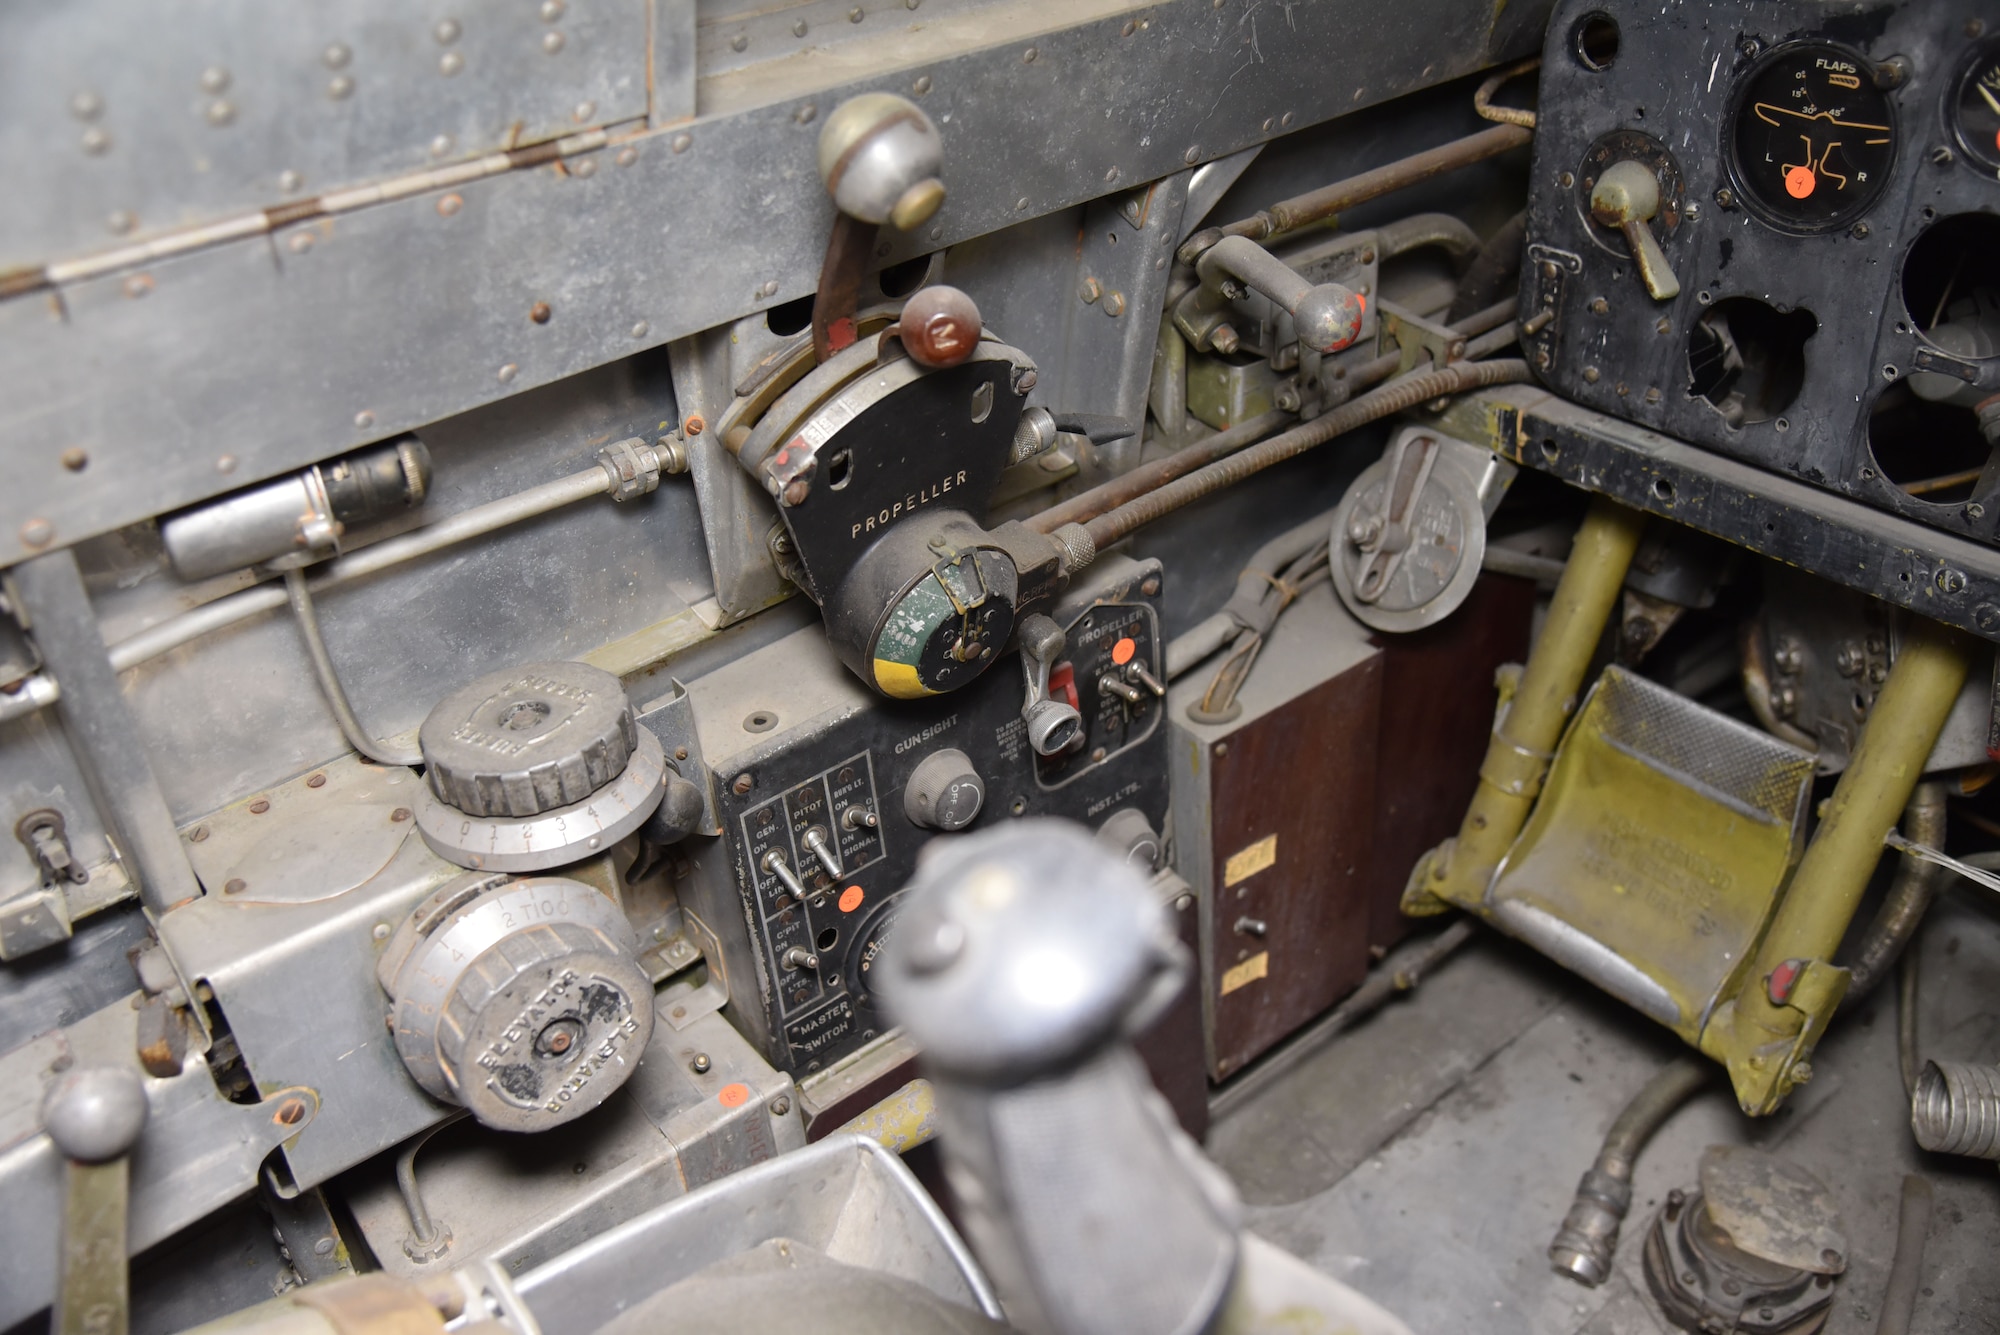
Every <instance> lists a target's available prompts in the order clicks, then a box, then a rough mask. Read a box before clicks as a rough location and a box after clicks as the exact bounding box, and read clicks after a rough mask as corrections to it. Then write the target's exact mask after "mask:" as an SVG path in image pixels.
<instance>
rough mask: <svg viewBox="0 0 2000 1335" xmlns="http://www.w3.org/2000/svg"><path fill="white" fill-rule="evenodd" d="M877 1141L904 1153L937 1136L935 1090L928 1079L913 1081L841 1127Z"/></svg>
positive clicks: (844, 1130) (885, 1147)
mask: <svg viewBox="0 0 2000 1335" xmlns="http://www.w3.org/2000/svg"><path fill="white" fill-rule="evenodd" d="M840 1130H841V1132H842V1133H846V1132H850V1131H851V1132H855V1133H857V1134H860V1135H864V1136H866V1137H868V1138H869V1139H870V1140H873V1141H878V1142H880V1144H881V1145H882V1147H883V1148H884V1149H891V1150H894V1151H895V1152H896V1153H898V1154H906V1153H908V1152H909V1151H911V1150H913V1149H915V1148H916V1147H917V1146H919V1145H922V1144H924V1143H926V1142H927V1141H929V1140H930V1139H931V1138H932V1137H933V1136H935V1135H937V1092H936V1090H934V1089H933V1088H932V1086H931V1082H930V1081H928V1080H925V1079H922V1078H919V1079H916V1080H912V1081H910V1083H908V1084H907V1085H904V1086H903V1087H902V1088H901V1089H899V1090H897V1091H896V1092H895V1093H894V1094H891V1095H890V1096H889V1097H888V1098H886V1099H883V1100H882V1101H881V1102H880V1103H877V1104H875V1105H874V1106H873V1107H870V1108H867V1109H865V1110H863V1111H862V1112H860V1113H857V1114H856V1115H855V1116H854V1118H853V1119H852V1120H851V1121H848V1122H845V1123H843V1124H842V1125H841V1128H840Z"/></svg>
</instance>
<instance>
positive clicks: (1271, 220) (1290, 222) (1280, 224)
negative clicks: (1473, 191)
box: [1181, 125, 1535, 261]
mask: <svg viewBox="0 0 2000 1335" xmlns="http://www.w3.org/2000/svg"><path fill="white" fill-rule="evenodd" d="M1534 137H1535V136H1534V134H1533V133H1532V132H1531V131H1529V130H1526V129H1524V128H1522V127H1521V126H1518V125H1496V126H1494V127H1493V128H1492V129H1490V130H1481V131H1480V132H1479V133H1477V134H1469V135H1467V136H1466V137H1465V138H1463V139H1454V140H1452V141H1451V142H1450V143H1448V144H1440V145H1438V146H1437V147H1436V148H1432V149H1426V150H1425V151H1423V152H1422V153H1413V154H1411V155H1410V156H1409V157H1407V158H1402V159H1400V160H1398V161H1396V162H1391V163H1388V164H1386V165H1384V166H1381V167H1377V168H1375V169H1374V170H1373V171H1365V172H1362V173H1361V174H1360V175H1358V176H1350V177H1348V178H1347V179H1346V180H1344V181H1335V182H1334V183H1333V184H1331V185H1325V186H1321V187H1320V188H1319V189H1317V190H1314V191H1311V192H1309V193H1307V194H1303V195H1298V196H1295V197H1293V198H1291V199H1287V200H1283V201H1281V202H1279V203H1276V204H1273V205H1271V207H1269V208H1268V209H1264V210H1262V211H1261V212H1258V213H1255V214H1252V215H1251V216H1250V217H1248V218H1245V219H1243V220H1242V221H1240V222H1233V223H1231V224H1229V226H1227V227H1225V228H1223V229H1222V230H1223V232H1224V234H1226V235H1228V236H1247V237H1249V238H1250V239H1251V240H1252V241H1262V240H1264V239H1266V238H1267V237H1272V236H1276V235H1278V234H1279V233H1281V232H1291V231H1296V230H1297V229H1299V228H1301V227H1304V226H1306V225H1307V224H1308V223H1316V222H1321V221H1323V220H1325V219H1327V218H1330V217H1332V216H1334V215H1335V214H1337V213H1340V212H1341V211H1343V210H1345V209H1351V208H1353V207H1354V206H1355V205H1357V204H1365V203H1367V202H1368V201H1369V200H1371V199H1377V198H1380V197H1381V196H1383V195H1386V194H1390V193H1392V192H1393V191H1397V190H1401V189H1403V188H1404V187H1406V186H1412V185H1416V184H1417V183H1418V182H1420V181H1428V180H1429V179H1430V178H1431V177H1433V176H1439V175H1442V174H1443V173H1445V172H1448V171H1455V170H1457V169H1458V168H1460V167H1469V166H1471V165H1472V164H1473V163H1475V162H1484V161H1485V160H1486V159H1488V158H1491V157H1497V156H1498V155H1500V154H1502V153H1505V152H1507V151H1509V150H1510V149H1516V148H1522V147H1525V146H1526V145H1527V144H1529V143H1530V142H1532V141H1533V139H1534ZM1201 239H1202V235H1201V234H1197V236H1196V237H1195V238H1194V239H1193V240H1191V241H1190V242H1189V245H1193V244H1195V243H1196V242H1198V241H1200V240H1201ZM1182 249H1183V251H1185V250H1186V247H1182ZM1181 258H1182V259H1184V260H1189V261H1192V260H1193V259H1194V256H1192V255H1188V254H1185V253H1183V254H1182V256H1181Z"/></svg>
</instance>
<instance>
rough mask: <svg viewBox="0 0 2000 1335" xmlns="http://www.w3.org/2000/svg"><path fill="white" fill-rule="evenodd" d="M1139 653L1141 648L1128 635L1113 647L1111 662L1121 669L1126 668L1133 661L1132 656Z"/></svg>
mask: <svg viewBox="0 0 2000 1335" xmlns="http://www.w3.org/2000/svg"><path fill="white" fill-rule="evenodd" d="M1138 652H1139V646H1138V645H1137V644H1136V643H1134V642H1133V640H1132V637H1131V636H1130V635H1127V636H1125V637H1124V638H1123V639H1121V640H1119V641H1118V643H1116V644H1114V645H1112V646H1111V661H1112V662H1114V663H1116V664H1117V665H1118V666H1119V667H1124V666H1125V665H1126V664H1127V663H1129V662H1131V661H1132V655H1133V654H1136V653H1138Z"/></svg>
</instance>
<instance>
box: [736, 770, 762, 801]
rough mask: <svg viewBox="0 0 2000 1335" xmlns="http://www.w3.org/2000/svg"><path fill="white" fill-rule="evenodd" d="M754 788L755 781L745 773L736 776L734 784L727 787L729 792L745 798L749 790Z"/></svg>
mask: <svg viewBox="0 0 2000 1335" xmlns="http://www.w3.org/2000/svg"><path fill="white" fill-rule="evenodd" d="M756 786H757V781H756V780H755V779H753V778H751V777H750V776H749V775H748V774H747V773H745V774H739V775H737V776H736V782H735V783H732V784H730V785H729V791H731V792H732V793H735V794H736V795H737V796H738V797H744V796H747V795H748V794H749V792H750V790H751V789H752V788H754V787H756Z"/></svg>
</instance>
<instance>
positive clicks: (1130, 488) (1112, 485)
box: [1026, 297, 1516, 533]
mask: <svg viewBox="0 0 2000 1335" xmlns="http://www.w3.org/2000/svg"><path fill="white" fill-rule="evenodd" d="M1515 305H1516V303H1515V301H1514V299H1513V298H1511V297H1510V298H1508V299H1507V300H1505V301H1501V302H1496V303H1494V304H1493V305H1491V306H1488V307H1486V308H1485V309H1484V310H1480V311H1477V312H1475V313H1473V314H1472V315H1469V316H1467V317H1466V318H1465V319H1463V320H1461V321H1459V322H1457V323H1456V324H1454V325H1452V326H1451V328H1452V332H1454V333H1457V334H1462V335H1464V336H1465V337H1466V338H1469V339H1473V340H1474V342H1475V343H1478V341H1479V338H1480V336H1482V335H1488V334H1491V335H1493V337H1494V339H1497V340H1498V341H1497V342H1496V341H1493V340H1492V339H1489V340H1487V341H1486V342H1485V343H1483V344H1480V346H1485V347H1491V348H1501V347H1505V346H1506V345H1507V344H1508V343H1511V342H1513V341H1514V338H1515V337H1516V336H1515V335H1514V334H1512V333H1509V334H1507V335H1505V336H1504V337H1502V336H1501V335H1500V332H1499V331H1500V330H1502V329H1504V328H1506V327H1507V326H1508V325H1509V324H1510V322H1511V321H1512V318H1513V315H1514V310H1515ZM1472 350H1473V345H1471V344H1469V345H1468V346H1467V355H1468V359H1470V355H1471V352H1472ZM1401 363H1402V355H1401V354H1400V353H1395V352H1391V353H1385V354H1384V355H1382V356H1380V357H1377V358H1375V359H1373V360H1372V361H1367V362H1363V363H1362V364H1361V365H1360V366H1357V367H1355V368H1354V369H1353V370H1352V371H1350V372H1348V374H1347V379H1346V383H1347V384H1348V385H1350V386H1352V387H1354V388H1355V389H1357V390H1360V389H1370V388H1373V387H1374V386H1376V385H1379V384H1381V383H1382V382H1383V381H1384V380H1387V379H1388V378H1389V377H1390V376H1392V375H1394V374H1395V373H1396V368H1397V367H1398V366H1399V365H1401ZM1354 402H1356V400H1353V399H1350V400H1349V401H1348V403H1349V405H1351V404H1353V403H1354ZM1293 420H1294V419H1293V415H1292V414H1291V413H1288V412H1282V411H1272V412H1268V413H1263V414H1261V415H1259V416H1257V417H1253V418H1251V419H1250V420H1249V421H1247V422H1239V423H1238V424H1237V425H1235V426H1233V427H1230V428H1229V429H1228V430H1227V431H1218V432H1216V433H1215V434H1214V435H1212V436H1207V437H1204V438H1203V439H1201V440H1198V441H1196V442H1194V443H1193V444H1192V445H1189V446H1187V447H1186V448H1184V449H1180V450H1176V451H1174V452H1173V453H1172V454H1170V455H1168V456H1167V457H1166V458H1164V459H1155V460H1154V461H1153V462H1152V463H1149V464H1141V465H1140V466H1139V467H1137V468H1134V469H1133V470H1131V471H1130V472H1128V473H1121V474H1119V475H1118V476H1117V477H1114V478H1112V479H1111V480H1110V481H1108V482H1102V483H1099V484H1098V485H1097V486H1095V487H1092V488H1091V489H1090V490H1089V491H1086V492H1081V493H1079V494H1077V495H1075V496H1072V497H1070V498H1069V499H1068V500H1066V501H1064V502H1063V503H1062V504H1060V505H1056V506H1051V507H1050V508H1049V509H1047V510H1044V511H1042V512H1041V513H1040V514H1038V515H1035V516H1033V517H1031V518H1030V519H1028V520H1027V521H1026V522H1027V525H1028V527H1029V528H1032V529H1034V530H1035V531H1036V532H1038V533H1053V532H1055V531H1056V530H1057V529H1059V528H1061V527H1062V526H1063V525H1064V524H1082V523H1086V522H1088V521H1090V520H1092V519H1095V518H1097V517H1098V516H1099V515H1101V514H1104V513H1106V512H1107V511H1109V510H1112V509H1115V508H1116V507H1118V506H1121V505H1124V504H1126V503H1127V502H1128V501H1132V500H1136V499H1137V498H1139V497H1140V496H1143V495H1145V494H1146V493H1147V492H1150V491H1154V490H1157V489H1158V488H1160V487H1162V486H1165V485H1166V484H1167V483H1169V482H1172V481H1173V480H1174V479H1176V478H1180V477H1185V476H1187V475H1188V474H1189V473H1192V472H1194V471H1195V470H1196V469H1197V468H1200V467H1203V466H1204V465H1206V464H1211V463H1214V462H1215V461H1216V460H1217V459H1222V458H1225V457H1227V456H1229V455H1231V454H1234V453H1236V452H1237V451H1238V450H1240V449H1243V448H1244V447H1246V446H1248V445H1252V444H1255V443H1256V442H1258V441H1261V440H1264V439H1266V438H1267V437H1268V436H1269V434H1270V433H1271V432H1274V431H1276V430H1278V429H1279V428H1280V427H1283V426H1286V425H1289V424H1290V423H1291V422H1292V421H1293Z"/></svg>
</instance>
